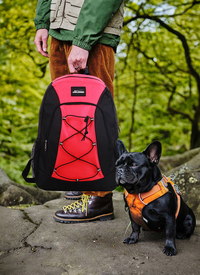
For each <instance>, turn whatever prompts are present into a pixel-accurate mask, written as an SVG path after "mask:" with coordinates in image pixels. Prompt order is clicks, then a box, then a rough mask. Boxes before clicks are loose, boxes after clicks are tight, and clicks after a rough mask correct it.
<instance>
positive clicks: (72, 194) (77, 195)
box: [65, 191, 83, 200]
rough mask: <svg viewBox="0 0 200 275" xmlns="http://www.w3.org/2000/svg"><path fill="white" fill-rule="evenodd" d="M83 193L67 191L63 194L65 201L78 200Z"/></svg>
mask: <svg viewBox="0 0 200 275" xmlns="http://www.w3.org/2000/svg"><path fill="white" fill-rule="evenodd" d="M82 195H83V193H82V192H81V191H67V192H66V193H65V198H66V199H67V200H79V199H81V197H82Z"/></svg>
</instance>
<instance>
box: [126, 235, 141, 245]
mask: <svg viewBox="0 0 200 275" xmlns="http://www.w3.org/2000/svg"><path fill="white" fill-rule="evenodd" d="M137 242H138V237H131V236H130V237H128V238H126V239H125V240H124V241H123V243H126V244H133V243H137Z"/></svg>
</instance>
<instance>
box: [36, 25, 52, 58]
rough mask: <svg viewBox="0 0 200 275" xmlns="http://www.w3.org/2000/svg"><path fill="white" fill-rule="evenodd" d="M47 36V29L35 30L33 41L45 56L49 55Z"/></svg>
mask: <svg viewBox="0 0 200 275" xmlns="http://www.w3.org/2000/svg"><path fill="white" fill-rule="evenodd" d="M48 37H49V32H48V30H47V29H39V30H37V32H36V35H35V40H34V43H35V45H36V47H37V50H38V52H39V53H40V54H41V55H43V56H45V57H49V54H48V52H47V40H48Z"/></svg>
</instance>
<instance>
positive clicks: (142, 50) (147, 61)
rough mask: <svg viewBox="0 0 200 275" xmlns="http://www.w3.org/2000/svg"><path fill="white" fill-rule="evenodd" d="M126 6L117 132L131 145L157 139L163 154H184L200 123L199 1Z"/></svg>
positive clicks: (118, 66)
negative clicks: (196, 2) (119, 131)
mask: <svg viewBox="0 0 200 275" xmlns="http://www.w3.org/2000/svg"><path fill="white" fill-rule="evenodd" d="M133 2H134V3H133ZM126 7H127V9H126V13H125V14H126V16H125V20H124V21H125V26H124V30H123V34H122V37H121V48H120V51H119V53H118V56H117V64H116V80H115V88H116V89H115V102H116V105H117V112H118V118H119V123H120V128H121V133H120V137H121V139H122V140H123V141H124V142H125V144H126V146H127V148H129V150H136V151H137V150H138V151H141V150H143V149H144V148H145V147H146V146H147V144H148V143H150V142H151V141H153V140H156V139H159V140H160V141H161V142H162V144H163V154H165V155H170V154H174V153H182V152H184V151H185V150H187V149H190V146H191V135H192V131H193V130H192V129H193V128H194V127H193V125H194V124H195V123H196V122H197V123H196V124H197V125H198V124H199V125H200V116H199V115H198V113H199V110H200V105H199V98H200V90H199V89H198V85H200V78H199V75H198V72H199V65H200V62H199V61H200V60H199V58H198V56H199V47H198V45H199V35H198V33H199V31H200V27H199V24H198V23H197V21H198V18H199V13H200V12H199V8H200V4H198V5H195V4H194V5H193V4H192V3H188V4H185V3H184V2H183V1H170V4H169V2H167V3H166V1H146V2H144V1H141V2H140V1H139V2H137V4H136V1H128V2H127V4H126ZM186 46H187V47H188V48H187V47H186ZM189 59H190V60H189ZM199 87H200V86H199ZM196 118H197V119H196ZM195 120H197V121H195ZM199 133H200V132H199V130H198V131H197V132H196V133H195V134H196V136H198V140H199V142H200V135H199ZM194 145H195V144H193V146H194Z"/></svg>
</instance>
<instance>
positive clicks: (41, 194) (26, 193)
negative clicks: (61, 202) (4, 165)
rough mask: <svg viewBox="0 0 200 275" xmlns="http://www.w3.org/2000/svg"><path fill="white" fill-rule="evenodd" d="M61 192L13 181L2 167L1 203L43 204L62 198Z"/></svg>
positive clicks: (8, 204) (0, 182)
mask: <svg viewBox="0 0 200 275" xmlns="http://www.w3.org/2000/svg"><path fill="white" fill-rule="evenodd" d="M61 195H62V193H61V192H55V191H44V190H41V189H39V188H36V187H32V186H26V185H20V184H18V183H15V182H13V181H12V180H11V179H10V178H9V177H8V175H7V174H6V173H5V172H4V171H3V170H2V169H1V168H0V205H2V206H12V205H19V204H43V203H45V202H47V201H49V200H53V199H57V198H60V197H61Z"/></svg>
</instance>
